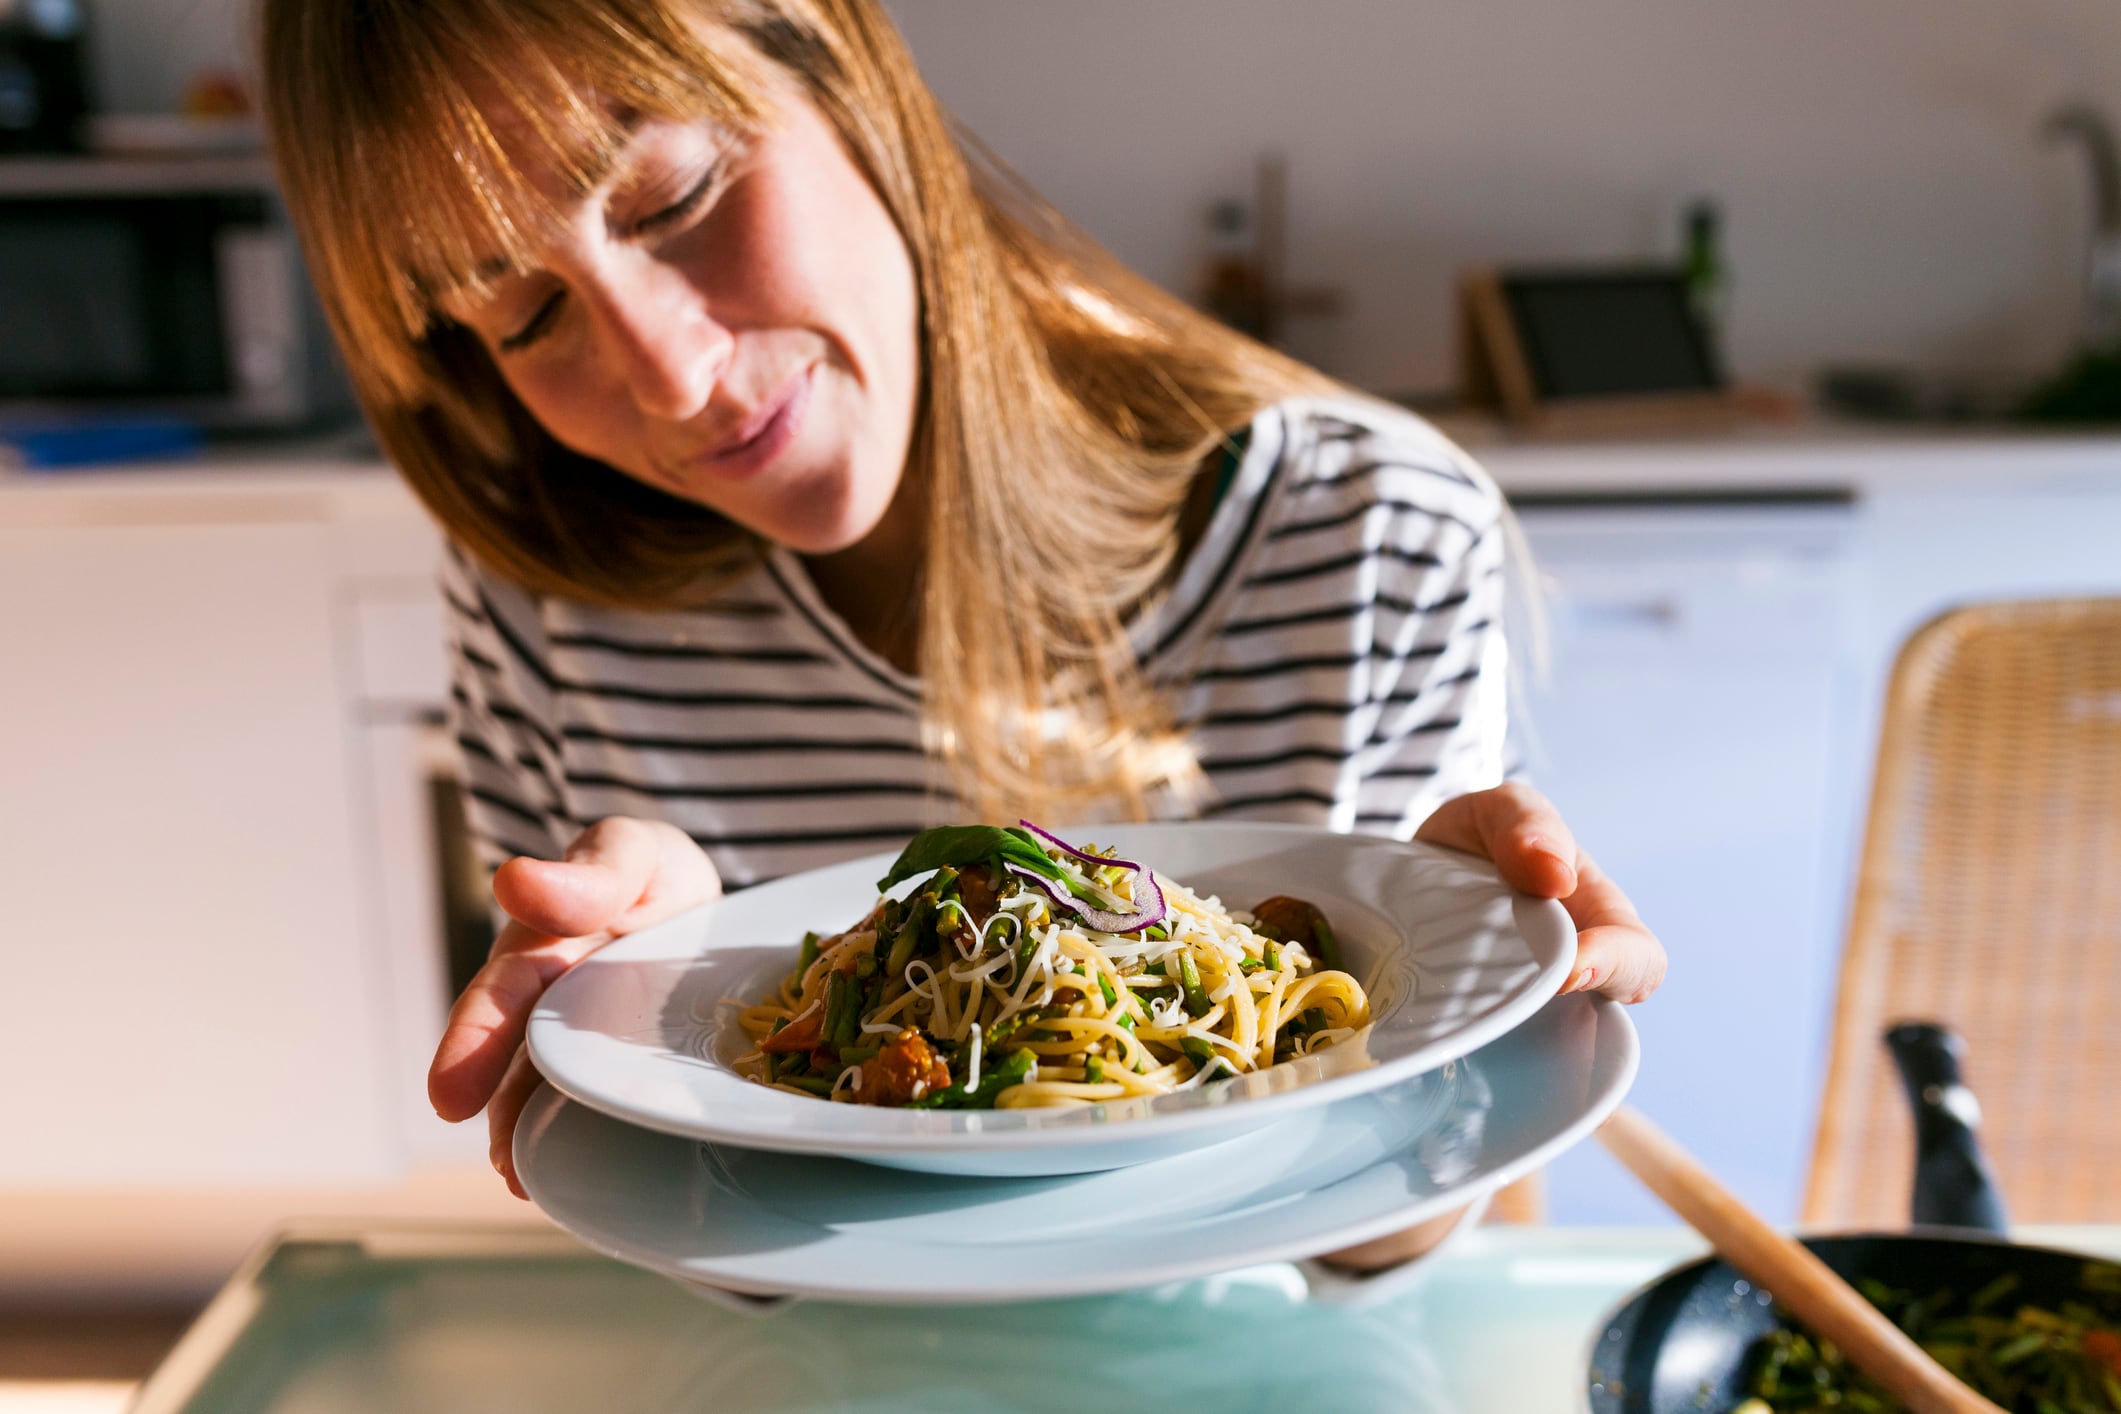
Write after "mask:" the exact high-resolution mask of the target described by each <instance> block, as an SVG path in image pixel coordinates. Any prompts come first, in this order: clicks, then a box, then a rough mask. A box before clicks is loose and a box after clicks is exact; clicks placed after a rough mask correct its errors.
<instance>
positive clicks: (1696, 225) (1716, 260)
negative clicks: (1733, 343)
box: [1686, 198, 1730, 348]
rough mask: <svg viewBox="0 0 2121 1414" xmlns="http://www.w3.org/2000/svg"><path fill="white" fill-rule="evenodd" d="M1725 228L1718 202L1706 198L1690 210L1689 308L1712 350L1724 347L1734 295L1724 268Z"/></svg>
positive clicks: (1687, 281)
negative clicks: (1729, 304) (1728, 308)
mask: <svg viewBox="0 0 2121 1414" xmlns="http://www.w3.org/2000/svg"><path fill="white" fill-rule="evenodd" d="M1722 225H1723V213H1722V212H1721V211H1719V210H1718V209H1717V207H1716V203H1715V202H1713V201H1710V200H1707V199H1706V198H1704V199H1702V200H1699V201H1696V202H1694V203H1693V204H1692V205H1690V206H1689V207H1687V211H1686V292H1687V304H1688V306H1689V307H1690V308H1691V309H1692V310H1693V312H1694V320H1695V322H1696V323H1697V324H1699V325H1700V326H1701V332H1702V335H1703V336H1704V337H1705V338H1707V339H1708V341H1709V346H1710V347H1711V348H1719V347H1720V345H1721V342H1722V338H1723V324H1724V318H1725V315H1726V309H1725V303H1726V300H1727V299H1728V296H1729V292H1730V290H1729V285H1730V282H1729V279H1728V277H1727V276H1726V274H1725V272H1724V268H1723V250H1722V239H1721V229H1722Z"/></svg>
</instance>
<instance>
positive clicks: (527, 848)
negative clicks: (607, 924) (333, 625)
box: [441, 544, 578, 872]
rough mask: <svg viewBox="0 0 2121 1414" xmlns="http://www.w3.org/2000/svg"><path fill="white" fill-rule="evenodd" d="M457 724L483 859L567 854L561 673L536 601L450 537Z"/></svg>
mask: <svg viewBox="0 0 2121 1414" xmlns="http://www.w3.org/2000/svg"><path fill="white" fill-rule="evenodd" d="M441 589H442V601H443V614H444V621H445V625H446V633H447V637H448V652H449V665H450V691H449V696H450V704H449V726H450V731H451V735H452V736H453V737H454V738H455V741H456V748H457V757H458V779H459V780H460V781H461V782H462V784H463V788H464V813H465V819H466V820H467V822H468V823H469V825H470V829H471V835H472V842H473V845H474V848H475V850H476V852H477V855H478V858H479V862H480V864H481V865H482V866H483V867H484V868H485V869H486V870H487V871H488V872H491V871H492V870H493V869H495V868H497V867H498V866H499V865H500V864H501V862H502V861H503V860H506V859H508V858H510V857H512V856H515V855H519V854H521V855H530V856H533V857H535V858H538V859H558V858H559V857H560V855H561V853H562V852H563V851H564V850H565V848H566V845H567V842H568V841H569V840H571V839H573V838H574V836H575V835H576V834H577V833H578V828H577V826H576V823H575V822H574V821H573V820H572V819H571V818H570V817H569V815H568V810H567V797H566V792H565V790H564V788H563V782H564V781H565V779H566V777H565V770H564V767H563V765H562V761H561V743H562V737H561V734H560V729H559V723H558V720H557V713H556V711H555V701H554V699H555V695H556V694H555V690H554V689H555V679H554V676H553V673H552V669H551V667H550V665H549V663H548V662H547V660H546V655H545V652H544V648H543V644H544V632H543V630H542V628H541V627H540V626H539V625H538V622H537V618H536V614H535V601H534V600H532V599H531V597H530V596H529V595H527V594H525V593H523V592H522V591H520V590H518V589H515V588H514V587H513V586H510V585H505V584H502V583H501V582H500V581H498V580H495V579H493V578H492V577H491V576H489V575H487V574H485V573H484V572H483V571H481V570H480V569H479V568H478V567H477V566H476V565H475V564H473V563H472V561H471V560H470V558H469V557H468V556H467V555H466V554H465V553H464V552H463V551H462V550H461V549H460V548H459V547H457V546H456V545H454V544H451V545H450V546H449V549H448V554H447V555H446V556H445V557H444V560H443V564H442V572H441Z"/></svg>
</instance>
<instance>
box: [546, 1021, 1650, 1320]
mask: <svg viewBox="0 0 2121 1414" xmlns="http://www.w3.org/2000/svg"><path fill="white" fill-rule="evenodd" d="M1556 1000H1557V1003H1558V1004H1564V1005H1567V1004H1574V1003H1576V1002H1580V1004H1581V1005H1582V1006H1583V1007H1585V1008H1586V1009H1588V1010H1589V1011H1590V1012H1591V1014H1592V1016H1593V1018H1594V1019H1595V1022H1596V1026H1597V1037H1598V1040H1597V1042H1596V1043H1595V1044H1594V1048H1593V1064H1592V1075H1593V1076H1594V1077H1595V1075H1596V1070H1597V1062H1598V1058H1599V1053H1600V1052H1602V1051H1603V1049H1604V1047H1605V1044H1606V1040H1607V1037H1608V1036H1609V1035H1610V1037H1611V1038H1612V1039H1611V1044H1612V1045H1613V1046H1614V1047H1615V1049H1616V1054H1615V1055H1614V1057H1613V1073H1612V1074H1611V1075H1610V1076H1609V1077H1608V1078H1607V1081H1606V1083H1605V1084H1604V1085H1602V1086H1600V1087H1599V1088H1598V1089H1597V1090H1596V1092H1595V1093H1594V1094H1592V1095H1591V1096H1590V1097H1589V1099H1588V1101H1587V1103H1586V1104H1585V1105H1584V1106H1583V1108H1582V1110H1581V1111H1580V1112H1579V1113H1578V1114H1577V1115H1576V1116H1575V1117H1574V1118H1573V1119H1572V1120H1570V1121H1569V1123H1567V1124H1566V1125H1564V1126H1562V1127H1561V1129H1560V1130H1558V1131H1557V1132H1556V1133H1554V1134H1552V1135H1550V1136H1548V1138H1546V1139H1545V1140H1544V1141H1542V1142H1540V1143H1537V1144H1534V1145H1532V1146H1531V1147H1530V1148H1529V1149H1527V1150H1526V1151H1525V1152H1524V1153H1522V1154H1520V1155H1518V1156H1517V1157H1516V1158H1514V1159H1512V1160H1511V1161H1510V1162H1508V1163H1505V1164H1500V1165H1498V1166H1497V1167H1496V1168H1494V1169H1493V1170H1491V1171H1489V1172H1488V1173H1486V1174H1484V1175H1482V1177H1481V1178H1480V1180H1479V1182H1478V1183H1476V1184H1468V1185H1465V1186H1463V1187H1459V1188H1449V1189H1444V1190H1442V1191H1440V1192H1437V1193H1434V1194H1431V1195H1429V1196H1428V1197H1426V1198H1423V1199H1421V1200H1419V1201H1417V1202H1414V1203H1410V1204H1407V1205H1405V1206H1403V1207H1398V1208H1394V1209H1392V1210H1390V1211H1388V1212H1382V1213H1373V1214H1371V1215H1370V1216H1368V1217H1365V1218H1363V1219H1361V1220H1359V1221H1354V1222H1344V1223H1333V1224H1327V1225H1325V1226H1323V1227H1320V1228H1316V1229H1314V1230H1312V1231H1311V1232H1310V1233H1308V1234H1307V1235H1304V1236H1301V1237H1289V1238H1284V1239H1282V1240H1280V1241H1277V1242H1273V1243H1268V1244H1264V1245H1261V1246H1258V1247H1252V1248H1245V1249H1243V1250H1240V1251H1235V1252H1225V1253H1223V1254H1221V1255H1206V1254H1203V1255H1199V1256H1195V1257H1191V1258H1184V1259H1166V1260H1163V1261H1161V1262H1151V1263H1147V1264H1145V1265H1144V1266H1143V1267H1141V1268H1138V1269H1136V1270H1137V1271H1138V1272H1139V1275H1138V1276H1137V1275H1135V1274H1134V1273H1130V1275H1129V1276H1128V1278H1127V1279H1126V1280H1125V1281H1123V1282H1121V1283H1119V1284H1114V1283H1113V1282H1112V1281H1111V1280H1110V1279H1109V1277H1100V1276H1098V1275H1096V1274H1095V1273H1094V1272H1086V1273H1085V1274H1083V1275H1080V1276H1069V1277H1064V1278H1061V1279H1058V1280H1049V1281H1047V1282H1045V1283H1043V1284H1037V1285H1032V1284H1019V1285H1014V1286H1011V1285H1006V1284H1002V1283H990V1284H988V1285H986V1286H981V1287H978V1288H976V1289H968V1288H965V1287H962V1286H960V1287H959V1288H957V1289H955V1290H951V1291H938V1290H930V1289H926V1288H922V1289H917V1290H915V1289H907V1288H904V1287H898V1288H894V1287H891V1286H881V1285H875V1284H871V1283H853V1284H848V1285H842V1286H824V1285H819V1284H816V1283H813V1282H802V1283H780V1284H772V1283H766V1282H760V1281H756V1280H750V1279H746V1278H745V1277H743V1276H741V1275H738V1276H734V1277H724V1276H722V1275H719V1274H716V1275H713V1276H711V1277H710V1276H709V1275H706V1274H703V1273H700V1272H697V1271H689V1270H686V1269H685V1268H684V1267H682V1266H681V1265H680V1264H677V1263H673V1262H671V1261H669V1260H668V1259H667V1258H665V1257H662V1256H661V1254H658V1253H656V1252H654V1251H652V1250H649V1249H647V1248H646V1247H643V1246H640V1245H638V1244H634V1243H629V1242H619V1241H612V1240H609V1239H607V1238H605V1237H603V1236H601V1235H596V1236H592V1235H590V1234H587V1233H583V1232H581V1231H578V1230H577V1229H576V1228H574V1227H572V1226H569V1225H568V1224H567V1223H565V1222H563V1221H561V1219H560V1218H559V1217H558V1216H556V1215H554V1214H553V1213H551V1212H550V1211H549V1210H547V1209H546V1208H545V1207H544V1205H543V1204H539V1205H538V1207H539V1211H540V1212H543V1213H544V1214H545V1216H546V1217H547V1219H548V1220H549V1221H551V1222H552V1223H553V1224H554V1225H555V1226H557V1227H559V1228H561V1229H562V1230H563V1231H565V1232H567V1233H568V1234H569V1235H570V1236H572V1237H574V1238H575V1240H577V1241H579V1242H581V1243H583V1244H584V1245H585V1246H588V1247H590V1248H592V1249H594V1250H595V1251H598V1252H601V1253H603V1254H604V1255H605V1256H607V1257H611V1258H613V1259H614V1260H617V1261H622V1262H627V1263H629V1264H631V1265H634V1266H639V1267H643V1268H646V1269H647V1270H650V1271H653V1272H655V1273H657V1274H658V1275H661V1276H664V1277H666V1278H669V1279H672V1280H675V1281H678V1282H681V1283H690V1284H695V1285H702V1286H708V1287H713V1288H716V1289H719V1290H723V1291H733V1292H739V1293H743V1294H746V1295H753V1296H789V1297H795V1298H799V1299H802V1300H813V1301H830V1302H840V1303H846V1304H859V1305H887V1306H908V1305H910V1306H924V1305H925V1306H961V1305H971V1304H974V1303H979V1302H992V1301H1046V1300H1068V1299H1074V1298H1081V1297H1088V1296H1098V1295H1105V1294H1109V1293H1112V1292H1116V1291H1129V1290H1140V1289H1145V1288H1149V1287H1157V1286H1163V1285H1167V1284H1169V1283H1172V1282H1180V1281H1192V1280H1197V1279H1199V1278H1201V1277H1206V1276H1212V1275H1214V1274H1216V1273H1218V1272H1226V1271H1233V1270H1236V1269H1238V1268H1241V1267H1249V1266H1256V1265H1259V1264H1261V1263H1267V1262H1278V1261H1300V1260H1303V1259H1305V1258H1309V1257H1313V1256H1316V1255H1318V1254H1319V1253H1322V1252H1331V1251H1336V1250H1338V1249H1340V1248H1343V1247H1349V1246H1353V1245H1355V1244H1356V1243H1360V1242H1367V1241H1369V1240H1371V1239H1373V1238H1377V1237H1382V1236H1385V1235H1386V1234H1388V1233H1392V1232H1397V1231H1400V1230H1401V1229H1403V1228H1406V1227H1408V1226H1410V1225H1412V1224H1414V1223H1418V1222H1422V1221H1425V1220H1426V1219H1428V1218H1430V1217H1433V1216H1436V1215H1438V1214H1439V1213H1441V1212H1443V1211H1446V1210H1448V1209H1450V1208H1451V1207H1453V1206H1463V1205H1464V1204H1465V1203H1467V1202H1471V1201H1474V1200H1475V1199H1477V1198H1478V1197H1479V1196H1480V1195H1482V1194H1484V1193H1492V1192H1494V1191H1495V1190H1496V1189H1498V1188H1501V1187H1503V1186H1505V1185H1506V1184H1509V1183H1512V1182H1515V1181H1516V1180H1517V1179H1518V1178H1521V1177H1523V1176H1524V1175H1525V1174H1527V1173H1530V1172H1532V1171H1533V1170H1535V1169H1537V1168H1539V1167H1541V1166H1542V1165H1544V1164H1547V1163H1549V1162H1551V1161H1552V1160H1553V1159H1554V1158H1555V1157H1556V1156H1557V1155H1558V1154H1560V1153H1562V1152H1564V1151H1565V1150H1567V1149H1570V1148H1572V1147H1574V1146H1575V1145H1576V1144H1578V1143H1580V1142H1582V1141H1583V1140H1584V1139H1585V1138H1587V1137H1589V1135H1590V1134H1591V1132H1592V1131H1593V1130H1594V1129H1596V1128H1597V1126H1598V1125H1600V1124H1602V1123H1603V1122H1604V1121H1605V1119H1606V1117H1607V1116H1608V1115H1610V1114H1611V1113H1612V1112H1613V1110H1615V1109H1617V1108H1618V1107H1619V1106H1620V1104H1621V1103H1622V1101H1623V1100H1625V1099H1626V1097H1627V1094H1628V1091H1629V1090H1630V1089H1631V1088H1632V1087H1633V1085H1634V1082H1635V1078H1636V1076H1637V1074H1638V1072H1639V1070H1640V1068H1641V1061H1642V1044H1641V1034H1640V1032H1639V1031H1638V1030H1637V1029H1636V1027H1635V1024H1634V1021H1633V1019H1632V1018H1631V1017H1630V1016H1629V1015H1628V1011H1627V1008H1626V1007H1625V1006H1623V1005H1621V1004H1620V1003H1619V1002H1616V1001H1613V1000H1612V999H1611V998H1608V997H1602V996H1596V995H1587V996H1582V997H1580V998H1576V999H1556ZM1507 1039H1508V1038H1507V1036H1504V1037H1498V1038H1496V1040H1494V1041H1491V1042H1489V1043H1488V1044H1489V1045H1496V1044H1501V1043H1504V1042H1506V1041H1507ZM1481 1049H1485V1047H1483V1048H1481ZM1350 1098H1355V1097H1350ZM570 1104H579V1102H578V1101H575V1100H572V1099H571V1098H569V1097H568V1096H567V1095H566V1094H564V1093H563V1092H561V1091H560V1090H559V1089H558V1088H557V1087H555V1086H553V1085H551V1084H549V1083H548V1084H546V1085H543V1086H541V1087H539V1089H538V1090H537V1091H536V1092H535V1093H533V1094H532V1096H531V1098H530V1101H529V1103H528V1104H526V1105H525V1106H524V1109H523V1114H522V1118H521V1122H520V1124H519V1127H518V1128H517V1131H516V1139H515V1142H514V1152H513V1157H514V1160H515V1166H516V1172H517V1173H518V1175H519V1176H521V1177H522V1180H523V1185H524V1188H525V1191H527V1192H529V1193H530V1195H531V1198H532V1201H533V1202H535V1201H536V1199H537V1191H536V1190H537V1188H538V1186H539V1185H538V1184H536V1183H535V1182H534V1181H533V1180H532V1178H531V1176H530V1175H531V1172H532V1171H533V1170H534V1169H535V1165H534V1164H530V1165H526V1164H525V1163H524V1158H525V1156H526V1154H527V1153H528V1151H529V1149H530V1147H531V1144H532V1143H533V1140H532V1139H531V1137H530V1136H532V1135H534V1134H535V1133H536V1132H538V1130H539V1129H540V1128H542V1127H543V1125H544V1124H545V1123H547V1122H549V1120H548V1116H550V1115H551V1114H553V1113H555V1112H556V1111H557V1110H558V1109H559V1108H560V1107H562V1106H565V1105H570ZM584 1108H591V1107H586V1106H585V1107H584ZM599 1113H601V1112H599ZM602 1117H603V1118H605V1119H614V1117H613V1116H610V1115H608V1114H607V1115H603V1116H602ZM614 1122H619V1123H623V1122H624V1121H617V1120H615V1121H614ZM661 1137H663V1138H666V1139H671V1140H674V1141H675V1140H678V1139H680V1138H681V1137H682V1136H677V1135H669V1134H664V1135H662V1136H661ZM1398 1152H1401V1151H1397V1150H1395V1151H1394V1154H1393V1155H1386V1156H1383V1157H1380V1158H1379V1159H1377V1160H1375V1161H1374V1162H1373V1163H1371V1164H1369V1165H1366V1166H1364V1167H1363V1168H1361V1169H1357V1170H1355V1171H1354V1172H1353V1173H1349V1174H1344V1175H1342V1176H1341V1177H1340V1178H1338V1179H1335V1180H1334V1181H1333V1182H1332V1183H1330V1184H1327V1185H1325V1186H1324V1188H1320V1189H1312V1190H1309V1193H1310V1194H1312V1195H1315V1194H1318V1193H1321V1192H1324V1191H1327V1190H1329V1189H1331V1188H1333V1187H1337V1186H1339V1185H1340V1184H1343V1183H1347V1182H1351V1181H1353V1180H1355V1179H1356V1178H1359V1177H1360V1176H1361V1175H1362V1174H1364V1173H1367V1172H1369V1171H1370V1169H1372V1168H1375V1167H1376V1166H1377V1165H1378V1164H1383V1163H1389V1162H1392V1160H1393V1157H1394V1155H1396V1154H1397V1153H1398ZM1302 1206H1303V1205H1299V1207H1302ZM1314 1206H1315V1205H1314Z"/></svg>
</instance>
